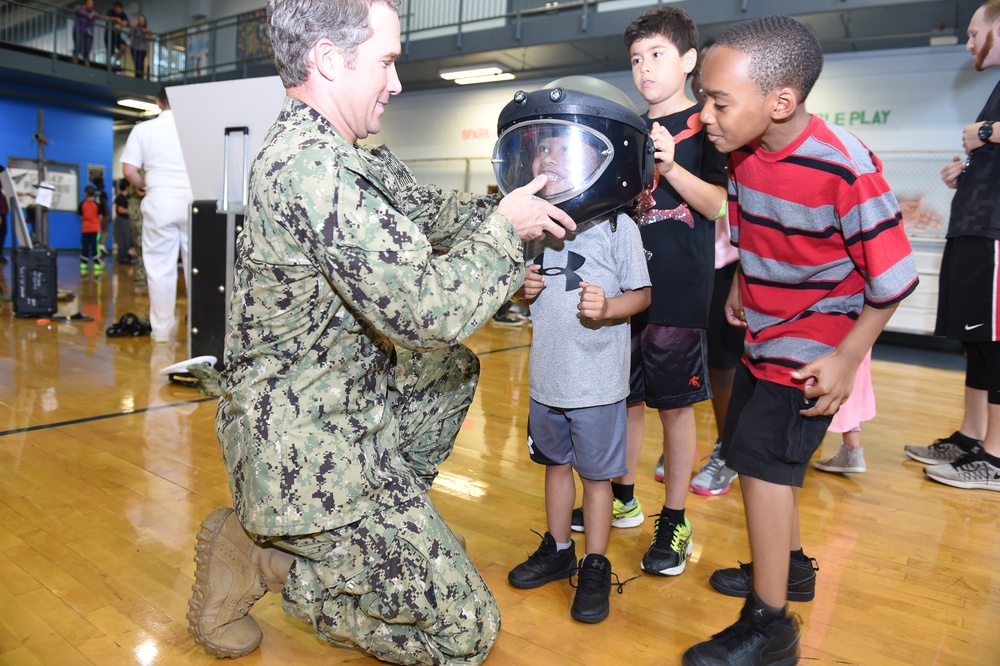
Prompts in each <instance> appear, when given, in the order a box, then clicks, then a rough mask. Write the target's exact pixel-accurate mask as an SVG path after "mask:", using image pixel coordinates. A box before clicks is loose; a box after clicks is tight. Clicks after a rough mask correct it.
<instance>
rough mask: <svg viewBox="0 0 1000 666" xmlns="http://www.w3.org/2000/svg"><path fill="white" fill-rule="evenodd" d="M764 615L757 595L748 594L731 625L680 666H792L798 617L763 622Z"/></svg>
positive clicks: (796, 649)
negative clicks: (734, 621) (738, 614)
mask: <svg viewBox="0 0 1000 666" xmlns="http://www.w3.org/2000/svg"><path fill="white" fill-rule="evenodd" d="M765 612H766V607H765V606H764V605H763V604H762V603H761V602H760V600H759V599H757V595H751V596H750V597H749V598H747V602H746V603H745V604H744V605H743V610H741V611H740V619H739V620H737V621H736V623H735V624H733V625H732V626H729V627H727V628H725V629H723V630H722V631H721V632H719V633H717V634H716V635H715V636H712V640H709V641H704V642H703V643H698V644H697V645H695V646H693V647H691V648H689V649H688V651H687V652H685V653H684V666H795V664H797V663H799V637H800V636H801V631H800V629H799V621H798V618H797V617H795V616H787V615H783V616H782V617H779V618H776V619H771V620H764V619H763V613H765Z"/></svg>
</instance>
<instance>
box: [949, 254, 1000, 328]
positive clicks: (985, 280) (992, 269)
mask: <svg viewBox="0 0 1000 666" xmlns="http://www.w3.org/2000/svg"><path fill="white" fill-rule="evenodd" d="M998 253H1000V241H995V240H992V239H989V238H981V237H979V236H961V237H959V238H949V239H948V242H947V243H946V244H945V246H944V255H943V256H942V257H941V273H940V277H939V283H938V284H939V286H938V309H937V322H936V323H935V325H934V335H943V336H944V337H946V338H949V339H951V340H962V341H963V342H996V341H997V340H1000V336H998V335H997V332H998V329H1000V326H998V316H1000V308H998V307H997V306H998V304H1000V296H998V278H997V264H998V262H997V254H998Z"/></svg>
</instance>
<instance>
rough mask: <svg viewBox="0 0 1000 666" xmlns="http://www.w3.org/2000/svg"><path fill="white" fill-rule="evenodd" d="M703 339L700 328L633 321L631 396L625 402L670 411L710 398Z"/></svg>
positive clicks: (703, 334)
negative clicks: (639, 403) (643, 403)
mask: <svg viewBox="0 0 1000 666" xmlns="http://www.w3.org/2000/svg"><path fill="white" fill-rule="evenodd" d="M705 338H706V333H705V329H703V328H680V327H676V326H659V325H657V324H636V323H635V322H633V323H632V373H631V378H630V382H629V386H630V390H631V393H630V394H629V396H628V398H626V402H628V404H630V405H631V404H634V403H637V402H645V403H646V405H647V406H648V407H652V408H653V409H673V408H675V407H684V406H685V405H693V404H694V403H696V402H701V401H702V400H708V399H709V398H711V397H712V388H711V387H710V386H709V384H708V359H707V354H706V348H707V346H708V345H707V344H706V343H705Z"/></svg>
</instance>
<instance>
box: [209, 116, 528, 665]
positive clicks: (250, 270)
mask: <svg viewBox="0 0 1000 666" xmlns="http://www.w3.org/2000/svg"><path fill="white" fill-rule="evenodd" d="M495 206H496V198H495V197H484V198H479V199H477V198H473V197H471V196H469V195H459V194H455V193H443V192H441V191H440V190H437V189H436V188H429V187H427V188H425V187H418V186H417V185H416V183H415V182H414V181H413V178H412V175H411V174H410V172H409V171H408V170H407V169H406V167H405V166H404V165H403V164H402V163H400V162H399V161H398V160H397V159H396V158H395V157H394V156H393V155H392V153H390V152H389V151H388V150H387V149H385V148H379V149H376V150H374V151H368V150H366V149H363V148H358V147H356V146H352V145H350V144H348V143H347V142H346V141H345V140H344V139H343V138H342V137H341V136H340V135H339V134H337V132H336V131H335V130H334V128H333V126H332V125H331V124H329V123H328V122H327V121H326V120H324V119H323V118H322V117H321V116H320V115H319V114H317V113H316V112H315V111H314V110H312V109H311V108H309V107H308V106H306V105H304V104H302V103H301V102H298V101H295V100H291V99H288V100H286V101H285V106H284V108H283V109H282V112H281V115H280V116H279V117H278V120H277V122H276V123H275V125H274V126H273V127H272V128H271V131H270V132H269V134H268V136H267V137H266V138H265V140H264V144H263V148H262V149H261V152H260V153H259V155H258V157H257V159H256V160H255V163H254V166H253V170H252V173H251V178H250V205H249V207H248V210H247V217H246V222H245V226H244V230H243V233H242V234H241V235H240V239H239V249H238V258H237V264H236V276H235V288H234V293H233V301H232V304H231V308H230V334H229V338H228V339H227V341H226V370H225V371H224V372H223V374H222V376H221V382H220V384H221V388H222V391H223V398H222V400H221V402H220V406H219V413H218V420H217V429H218V435H219V439H220V441H221V443H222V448H223V455H224V458H225V461H226V466H227V468H228V471H229V480H230V487H231V489H232V492H233V499H234V502H235V507H236V511H237V513H238V515H239V517H240V521H241V522H242V523H243V526H244V527H246V529H247V530H249V531H251V532H253V533H256V534H258V535H263V536H265V537H270V538H271V540H272V541H273V542H274V543H275V544H276V545H278V546H279V547H281V548H284V549H286V550H289V551H292V552H294V553H296V554H297V555H299V557H298V559H297V560H296V562H295V564H294V565H293V567H292V570H291V573H290V574H289V577H288V581H287V583H286V586H285V591H284V605H285V609H286V611H287V612H289V613H290V614H292V615H295V616H297V617H299V618H301V619H303V620H305V621H307V622H309V623H311V624H313V625H314V626H315V627H316V631H317V633H318V634H319V635H320V636H322V637H323V638H325V639H327V640H330V641H332V642H335V643H338V644H345V645H355V646H358V647H360V648H361V649H363V650H366V651H368V652H371V653H373V654H375V655H376V656H378V657H379V658H380V659H383V660H386V661H391V662H395V663H429V664H438V663H442V664H445V663H467V664H475V663H479V662H481V661H482V660H483V659H485V657H486V653H487V652H488V651H489V649H490V647H491V645H492V643H493V641H494V640H495V638H496V635H497V632H498V630H499V612H498V610H497V607H496V602H495V601H494V599H493V596H492V594H491V593H490V591H489V589H488V588H487V587H486V584H485V583H484V582H483V580H482V578H481V576H480V575H479V573H478V572H477V571H476V569H475V567H474V565H473V564H472V562H471V561H470V560H469V559H468V557H467V556H466V555H465V553H464V552H463V551H462V549H461V548H460V547H459V545H458V543H457V541H456V539H455V537H454V535H453V534H452V533H451V531H450V530H449V529H448V527H447V526H446V525H445V524H444V522H443V520H442V519H441V517H440V515H439V514H438V512H437V510H436V509H435V508H434V506H433V504H431V502H430V500H429V498H428V497H427V495H426V489H427V487H428V486H429V483H430V481H431V480H432V479H433V477H434V475H435V474H436V469H435V468H436V466H437V464H438V463H440V462H441V461H442V460H444V458H445V457H447V455H448V453H449V452H450V450H451V447H452V446H453V444H454V438H455V434H456V433H457V430H458V427H459V426H460V425H461V422H462V419H463V418H464V415H465V412H466V410H467V409H468V405H469V404H470V403H471V400H472V393H473V391H474V390H475V383H476V378H477V376H478V367H479V366H478V361H477V360H476V358H475V355H474V354H472V352H471V351H469V350H468V349H466V348H465V347H463V346H461V345H458V344H457V342H458V341H459V340H461V339H463V338H464V337H466V336H468V335H469V334H471V333H472V332H473V331H475V330H476V329H477V328H479V327H480V326H481V325H483V324H484V323H485V322H486V321H487V320H488V319H489V318H490V317H491V316H492V314H493V313H494V312H495V311H496V310H497V308H498V307H499V306H500V304H501V303H503V302H504V301H505V300H506V299H507V298H508V296H509V295H510V294H511V293H512V292H513V291H514V290H515V289H516V288H517V287H518V285H520V283H521V282H522V281H523V277H524V273H523V266H522V264H523V257H522V254H521V244H520V241H519V240H518V238H517V234H516V232H515V230H514V228H513V226H512V225H511V224H510V222H509V221H508V220H506V219H505V218H504V217H503V216H501V215H499V214H491V211H492V210H493V209H494V208H495ZM397 362H398V364H397ZM290 535H291V536H290Z"/></svg>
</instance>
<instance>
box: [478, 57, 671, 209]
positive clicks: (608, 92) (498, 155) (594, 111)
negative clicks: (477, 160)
mask: <svg viewBox="0 0 1000 666" xmlns="http://www.w3.org/2000/svg"><path fill="white" fill-rule="evenodd" d="M497 136H498V137H499V138H498V139H497V143H496V146H495V147H494V149H493V170H494V172H495V173H496V177H497V185H498V186H499V188H500V191H501V192H502V193H503V194H508V193H509V192H511V191H512V190H515V189H517V188H519V187H521V186H523V185H527V184H528V183H529V182H531V181H532V180H534V178H535V177H536V176H537V175H538V174H541V173H545V174H546V175H548V177H549V182H548V184H547V185H546V186H545V187H544V188H542V190H541V191H539V192H538V196H540V197H543V198H545V199H547V200H548V201H550V202H552V203H553V204H555V205H556V206H558V207H559V208H561V209H563V210H564V211H566V212H567V213H568V214H569V215H570V217H572V218H573V219H574V220H575V221H576V222H585V221H587V220H589V219H591V218H594V217H597V216H599V215H607V214H609V213H612V212H614V211H616V210H618V209H620V208H624V207H625V206H627V205H629V204H630V203H632V201H633V200H634V199H635V198H636V197H637V196H639V194H640V193H641V192H642V191H643V190H644V189H646V188H648V187H652V184H653V169H654V166H653V152H654V149H653V142H652V140H651V139H650V138H649V130H648V129H647V128H646V122H645V121H644V120H643V118H642V117H641V116H640V115H639V112H638V111H637V110H636V108H635V105H634V104H633V103H632V100H630V99H629V98H628V96H627V95H626V94H625V93H623V92H622V91H621V90H619V89H618V88H616V87H615V86H613V85H611V84H610V83H606V82H605V81H601V80H600V79H596V78H593V77H590V76H568V77H565V78H562V79H557V80H555V81H553V82H552V83H549V84H548V85H546V86H545V87H544V88H542V89H541V90H536V91H534V92H524V91H523V90H519V91H518V92H516V93H514V99H513V100H512V101H510V102H508V103H507V105H506V106H505V107H504V108H503V110H502V111H501V112H500V119H499V120H498V121H497Z"/></svg>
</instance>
